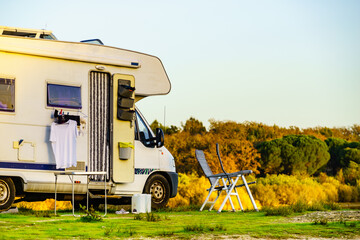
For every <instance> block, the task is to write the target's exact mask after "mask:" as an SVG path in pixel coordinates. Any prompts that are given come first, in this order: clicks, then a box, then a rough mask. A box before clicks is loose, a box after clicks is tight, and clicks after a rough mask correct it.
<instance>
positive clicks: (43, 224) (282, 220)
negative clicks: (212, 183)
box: [0, 211, 360, 239]
mask: <svg viewBox="0 0 360 240" xmlns="http://www.w3.org/2000/svg"><path fill="white" fill-rule="evenodd" d="M60 214H68V215H70V216H64V215H62V216H54V215H51V214H35V213H31V212H20V213H19V214H0V232H1V234H0V239H49V238H51V239H84V238H87V239H122V238H155V237H156V238H163V239H169V238H173V239H179V238H180V239H190V238H193V237H196V236H198V237H200V236H204V235H205V236H208V237H211V238H217V237H220V236H222V237H223V238H226V237H229V236H234V237H236V236H239V235H247V236H251V237H255V238H276V239H277V238H296V237H299V236H302V237H303V236H305V237H323V238H326V237H339V238H340V237H342V238H354V237H360V221H355V222H346V224H344V223H341V222H327V223H326V225H323V224H314V222H308V223H291V222H289V218H288V217H283V216H265V212H245V213H244V212H236V213H233V212H222V213H220V214H218V213H216V212H215V211H213V212H208V211H204V212H198V211H184V212H169V211H166V212H156V213H155V214H152V215H142V217H141V218H135V217H134V216H135V215H134V214H127V215H116V214H114V213H110V214H108V215H107V216H106V217H104V218H103V220H102V221H100V222H99V221H92V222H81V221H79V219H80V218H75V217H73V216H71V213H70V212H66V213H64V212H62V213H60ZM79 214H81V213H79ZM147 216H149V217H147ZM151 219H156V221H152V220H151Z"/></svg>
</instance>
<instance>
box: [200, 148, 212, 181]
mask: <svg viewBox="0 0 360 240" xmlns="http://www.w3.org/2000/svg"><path fill="white" fill-rule="evenodd" d="M195 157H196V160H197V161H198V162H199V164H200V167H201V169H202V170H203V172H204V174H205V177H207V178H208V179H209V181H210V183H211V184H214V183H215V181H216V179H215V178H209V176H211V175H213V172H212V171H211V168H210V167H209V164H208V162H207V161H206V158H205V154H204V152H203V151H202V150H197V149H196V150H195Z"/></svg>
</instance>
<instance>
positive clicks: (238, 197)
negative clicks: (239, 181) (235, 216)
mask: <svg viewBox="0 0 360 240" xmlns="http://www.w3.org/2000/svg"><path fill="white" fill-rule="evenodd" d="M234 190H235V193H236V194H235V195H236V198H237V200H238V202H239V205H240V209H241V211H244V208H243V205H242V203H241V200H240V196H239V192H238V191H237V188H236V187H235V189H234Z"/></svg>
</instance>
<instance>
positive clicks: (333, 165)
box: [325, 138, 360, 175]
mask: <svg viewBox="0 0 360 240" xmlns="http://www.w3.org/2000/svg"><path fill="white" fill-rule="evenodd" d="M325 142H326V144H327V145H328V147H329V152H330V156H331V157H330V161H329V163H328V169H329V171H330V173H331V174H333V175H336V173H337V172H338V171H339V170H340V169H342V168H344V169H345V168H347V167H349V164H350V161H352V162H355V163H358V164H360V142H347V141H346V140H344V139H339V138H328V139H326V140H325Z"/></svg>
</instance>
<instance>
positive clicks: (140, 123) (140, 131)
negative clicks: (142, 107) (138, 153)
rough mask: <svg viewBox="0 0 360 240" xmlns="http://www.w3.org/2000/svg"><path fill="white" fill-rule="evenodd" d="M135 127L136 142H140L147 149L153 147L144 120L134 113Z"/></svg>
mask: <svg viewBox="0 0 360 240" xmlns="http://www.w3.org/2000/svg"><path fill="white" fill-rule="evenodd" d="M136 122H137V124H136V127H135V131H136V132H135V136H136V138H137V140H140V141H141V142H142V143H143V144H144V145H145V146H147V147H154V146H155V144H154V140H153V134H152V133H151V131H150V130H149V129H148V127H147V126H146V123H145V122H144V120H143V119H142V118H141V117H140V115H139V113H138V112H137V111H136Z"/></svg>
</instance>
